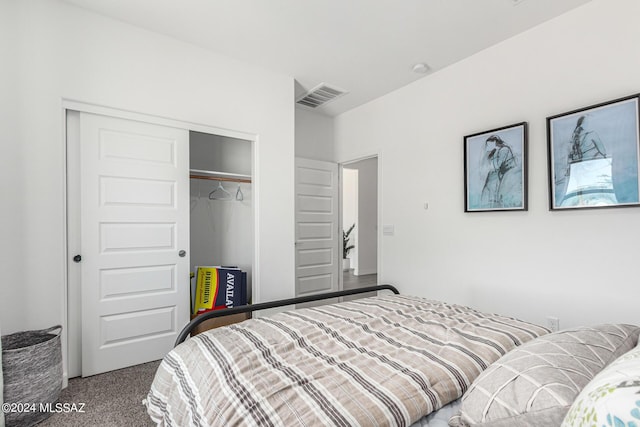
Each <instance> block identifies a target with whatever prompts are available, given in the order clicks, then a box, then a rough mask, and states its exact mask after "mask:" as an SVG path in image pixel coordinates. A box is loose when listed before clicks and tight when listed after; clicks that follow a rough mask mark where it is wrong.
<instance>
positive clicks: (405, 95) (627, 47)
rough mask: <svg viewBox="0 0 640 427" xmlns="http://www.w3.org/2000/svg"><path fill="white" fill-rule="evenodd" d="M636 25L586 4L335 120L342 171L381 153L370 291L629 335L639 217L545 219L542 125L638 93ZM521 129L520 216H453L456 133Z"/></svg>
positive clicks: (621, 1) (636, 5)
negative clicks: (375, 282) (375, 265)
mask: <svg viewBox="0 0 640 427" xmlns="http://www.w3.org/2000/svg"><path fill="white" fill-rule="evenodd" d="M638 16H640V2H638V1H636V0H618V1H615V2H611V1H606V0H593V1H592V2H590V3H588V4H586V5H585V6H582V7H580V8H578V9H576V10H574V11H572V12H569V13H567V14H565V15H563V16H560V17H558V18H556V19H554V20H552V21H549V22H547V23H544V24H542V25H540V26H538V27H536V28H533V29H531V30H529V31H527V32H526V33H523V34H521V35H519V36H516V37H514V38H512V39H510V40H507V41H505V42H503V43H501V44H499V45H497V46H494V47H492V48H489V49H486V50H485V51H483V52H480V53H478V54H476V55H475V56H473V57H471V58H468V59H466V60H464V61H461V62H458V63H456V64H454V65H452V66H450V67H448V68H446V69H444V70H441V71H438V72H435V73H434V74H433V75H430V76H427V77H425V78H423V79H421V80H419V81H417V82H415V83H413V84H411V85H408V86H406V87H404V88H402V89H400V90H398V91H396V92H393V93H391V94H389V95H387V96H385V97H383V98H380V99H378V100H375V101H373V102H371V103H369V104H366V105H364V106H362V107H360V108H358V109H356V110H352V111H350V112H347V113H345V114H342V115H340V116H338V117H337V118H336V156H337V159H338V160H339V161H344V160H348V159H350V158H355V157H357V155H358V153H360V152H362V150H369V151H371V152H376V151H379V152H380V153H381V160H382V161H381V163H380V166H381V168H382V171H381V173H382V175H381V176H382V178H381V179H382V182H381V185H382V194H383V196H382V221H381V222H382V223H383V224H393V225H395V235H394V236H384V237H383V242H382V251H383V253H382V257H381V258H382V262H383V266H382V268H381V271H382V272H383V274H384V277H381V282H392V283H395V284H397V285H398V287H399V288H400V290H401V291H402V292H404V293H407V294H415V295H421V296H425V297H430V298H436V299H442V300H446V301H450V302H458V303H464V304H469V305H473V306H475V307H477V308H480V309H483V310H487V311H491V312H499V313H504V314H510V315H515V316H518V317H521V318H524V319H527V320H530V321H536V322H541V323H543V324H545V323H546V321H545V317H546V316H548V315H555V316H558V317H559V319H560V326H561V327H568V326H573V325H578V324H595V323H600V322H619V321H620V322H630V323H631V322H632V323H640V312H638V308H637V294H638V285H637V282H638V279H637V277H638V268H637V264H638V246H639V243H638V242H640V225H639V224H640V222H639V219H640V209H638V208H626V209H600V210H582V211H562V212H557V211H555V212H550V211H549V210H548V190H547V188H548V187H547V150H546V121H545V118H546V117H547V116H550V115H554V114H557V113H562V112H566V111H569V110H572V109H576V108H580V107H585V106H589V105H592V104H595V103H598V102H601V101H607V100H611V99H615V98H618V97H621V96H625V95H628V94H632V93H636V92H640V79H639V78H638V76H640V55H638V54H637V52H638V46H639V45H640V26H638V23H637V18H638ZM520 121H528V122H529V211H528V212H495V213H464V212H463V211H464V195H463V192H464V190H463V137H464V135H469V134H472V133H475V132H480V131H483V130H488V129H492V128H496V127H499V126H504V125H508V124H512V123H517V122H520ZM427 201H428V202H429V209H428V210H425V209H424V208H423V205H424V202H427Z"/></svg>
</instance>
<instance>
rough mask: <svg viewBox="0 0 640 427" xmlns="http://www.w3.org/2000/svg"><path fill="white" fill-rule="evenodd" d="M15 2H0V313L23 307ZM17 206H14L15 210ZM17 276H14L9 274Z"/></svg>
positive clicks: (13, 325) (10, 322) (16, 322)
mask: <svg viewBox="0 0 640 427" xmlns="http://www.w3.org/2000/svg"><path fill="white" fill-rule="evenodd" d="M16 3H17V2H10V1H0V58H2V66H0V94H2V95H1V96H0V142H1V143H0V147H2V154H1V155H0V166H1V167H0V194H2V197H1V198H0V203H1V205H0V206H1V207H2V219H3V221H0V236H1V241H2V242H3V243H2V244H0V277H2V279H0V313H3V312H4V311H5V304H7V306H9V307H15V310H20V312H21V313H22V312H24V311H25V310H24V309H21V308H22V307H24V306H22V307H21V306H16V301H18V298H19V297H20V296H22V295H23V294H24V292H23V286H24V285H23V283H24V282H23V280H22V277H21V276H22V274H23V271H19V270H16V268H17V266H15V263H16V261H17V260H25V259H26V257H27V254H26V253H25V245H23V244H22V238H21V237H22V233H23V230H24V229H25V227H26V224H25V222H24V218H23V214H22V213H21V212H17V209H16V208H17V207H18V206H19V205H21V204H23V199H24V198H25V196H26V195H25V190H24V182H23V180H21V179H18V178H19V177H20V176H21V175H22V173H18V171H17V169H16V165H19V164H21V163H22V162H23V156H25V155H26V153H25V152H24V150H23V149H22V148H21V147H20V138H19V134H20V129H19V127H18V126H16V123H17V121H18V114H17V109H18V108H19V98H18V90H19V89H18V88H19V85H20V79H19V73H18V70H17V69H16V68H15V67H13V66H10V65H11V64H15V63H16V61H17V60H18V54H19V49H18V46H17V45H16V43H15V32H16V28H17V27H16V22H15V20H14V19H12V17H13V16H14V15H15V13H14V11H15V8H16ZM16 205H18V206H16ZM12 273H17V274H12ZM0 317H1V319H0V323H1V324H2V327H3V331H4V333H9V332H12V331H15V330H16V329H17V328H18V327H19V326H20V319H15V318H6V316H3V315H2V314H0Z"/></svg>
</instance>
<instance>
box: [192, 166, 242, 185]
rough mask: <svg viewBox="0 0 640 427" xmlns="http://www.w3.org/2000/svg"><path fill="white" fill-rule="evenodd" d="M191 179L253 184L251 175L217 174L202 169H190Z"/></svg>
mask: <svg viewBox="0 0 640 427" xmlns="http://www.w3.org/2000/svg"><path fill="white" fill-rule="evenodd" d="M189 178H193V179H210V180H213V181H231V182H244V183H251V175H244V174H240V173H229V172H217V171H209V170H201V169H190V170H189Z"/></svg>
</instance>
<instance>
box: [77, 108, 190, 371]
mask: <svg viewBox="0 0 640 427" xmlns="http://www.w3.org/2000/svg"><path fill="white" fill-rule="evenodd" d="M188 143H189V135H188V132H187V131H186V130H183V129H177V128H171V127H165V126H159V125H154V124H148V123H142V122H136V121H131V120H124V119H117V118H112V117H106V116H100V115H94V114H88V113H81V116H80V144H81V148H80V152H81V154H80V155H81V172H80V180H81V206H80V209H81V246H82V263H81V266H82V273H81V281H82V284H81V288H82V289H81V294H82V297H81V300H82V376H87V375H93V374H97V373H100V372H105V371H110V370H113V369H119V368H123V367H126V366H131V365H135V364H139V363H144V362H149V361H152V360H158V359H161V358H162V357H163V356H164V355H165V354H166V353H167V352H168V351H169V350H170V349H171V348H172V347H173V343H174V340H175V338H176V336H177V333H178V332H179V331H180V329H181V328H182V327H183V326H184V325H185V324H186V323H187V322H188V321H189V295H190V292H189V257H188V256H187V255H188V254H186V252H185V251H187V250H188V248H189V165H188V161H189V152H188V150H189V148H188Z"/></svg>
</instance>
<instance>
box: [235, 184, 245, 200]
mask: <svg viewBox="0 0 640 427" xmlns="http://www.w3.org/2000/svg"><path fill="white" fill-rule="evenodd" d="M236 200H237V201H239V202H241V201H243V200H244V194H242V190H241V189H240V184H238V189H237V190H236Z"/></svg>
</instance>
